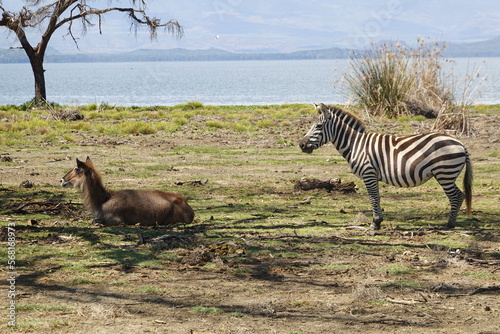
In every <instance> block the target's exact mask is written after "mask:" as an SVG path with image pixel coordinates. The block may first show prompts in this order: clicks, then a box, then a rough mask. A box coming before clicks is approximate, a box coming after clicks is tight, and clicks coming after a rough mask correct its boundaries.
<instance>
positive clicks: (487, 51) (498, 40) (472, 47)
mask: <svg viewBox="0 0 500 334" xmlns="http://www.w3.org/2000/svg"><path fill="white" fill-rule="evenodd" d="M443 54H444V56H445V57H467V58H469V57H470V58H473V57H500V36H498V37H495V38H493V39H489V40H487V41H480V42H473V43H463V44H458V43H457V44H454V43H447V47H446V49H445V50H444V52H443Z"/></svg>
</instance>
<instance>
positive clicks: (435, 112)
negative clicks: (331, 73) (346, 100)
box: [344, 38, 479, 135]
mask: <svg viewBox="0 0 500 334" xmlns="http://www.w3.org/2000/svg"><path fill="white" fill-rule="evenodd" d="M444 49H445V45H444V44H439V43H433V44H432V45H430V46H429V45H427V44H426V42H425V40H424V39H423V38H419V39H418V46H417V47H416V48H409V47H406V46H403V45H401V44H399V43H385V44H382V45H375V44H373V45H372V49H371V50H367V51H365V52H362V53H356V54H353V56H351V67H352V72H351V73H349V74H347V75H345V76H344V78H345V80H346V82H347V93H348V94H349V95H350V97H352V98H353V99H354V102H356V103H358V104H360V105H361V106H363V107H364V108H365V109H366V110H367V111H368V112H369V113H370V114H371V115H384V116H387V117H390V118H396V117H399V116H401V115H404V114H411V115H423V116H425V117H427V118H436V121H435V123H434V125H433V127H432V130H434V131H449V132H453V134H455V135H470V134H471V131H472V130H471V126H470V121H469V111H470V106H471V105H472V104H473V99H474V98H475V97H477V95H478V93H477V87H478V86H479V84H478V83H477V82H476V79H477V78H479V74H478V73H477V71H476V72H475V73H474V74H473V75H470V74H467V75H466V76H465V78H463V81H464V82H463V83H458V82H457V79H456V78H455V77H454V76H453V73H451V74H448V75H445V74H444V72H443V66H444V62H447V61H446V60H443V56H442V55H443V50H444ZM457 86H462V87H464V89H463V91H462V93H461V96H459V98H458V99H457V98H456V97H455V96H454V92H455V91H456V90H457Z"/></svg>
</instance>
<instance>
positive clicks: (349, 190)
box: [294, 177, 357, 194]
mask: <svg viewBox="0 0 500 334" xmlns="http://www.w3.org/2000/svg"><path fill="white" fill-rule="evenodd" d="M294 188H295V190H312V189H325V190H327V191H328V192H331V191H336V192H340V193H342V194H353V193H356V188H357V187H356V185H355V184H354V182H345V183H342V181H341V180H340V179H329V180H324V181H321V180H318V179H310V178H305V177H303V178H301V179H300V180H298V181H297V182H296V183H295V187H294Z"/></svg>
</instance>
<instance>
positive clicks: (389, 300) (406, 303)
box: [386, 297, 420, 305]
mask: <svg viewBox="0 0 500 334" xmlns="http://www.w3.org/2000/svg"><path fill="white" fill-rule="evenodd" d="M386 300H387V301H388V302H391V303H393V304H403V305H415V304H418V303H420V302H419V301H416V300H404V299H395V298H391V297H387V298H386Z"/></svg>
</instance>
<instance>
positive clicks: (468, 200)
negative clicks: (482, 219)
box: [464, 155, 472, 217]
mask: <svg viewBox="0 0 500 334" xmlns="http://www.w3.org/2000/svg"><path fill="white" fill-rule="evenodd" d="M464 193H465V205H466V207H467V210H466V213H467V216H468V217H470V216H471V213H472V163H471V161H470V157H469V155H467V159H466V160H465V176H464Z"/></svg>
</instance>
